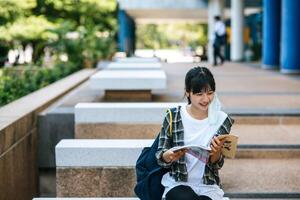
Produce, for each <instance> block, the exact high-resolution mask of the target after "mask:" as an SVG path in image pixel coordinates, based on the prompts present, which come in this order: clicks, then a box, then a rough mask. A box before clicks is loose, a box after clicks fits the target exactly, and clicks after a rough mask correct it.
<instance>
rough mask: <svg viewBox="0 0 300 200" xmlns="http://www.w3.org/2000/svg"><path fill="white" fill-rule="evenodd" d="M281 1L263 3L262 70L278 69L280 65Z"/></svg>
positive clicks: (266, 0)
mask: <svg viewBox="0 0 300 200" xmlns="http://www.w3.org/2000/svg"><path fill="white" fill-rule="evenodd" d="M280 13H281V0H264V1H263V48H262V68H264V69H276V68H279V63H280V25H281V23H280Z"/></svg>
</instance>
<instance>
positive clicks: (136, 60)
mask: <svg viewBox="0 0 300 200" xmlns="http://www.w3.org/2000/svg"><path fill="white" fill-rule="evenodd" d="M114 61H116V62H121V63H127V62H128V63H155V62H160V59H159V58H141V57H129V58H115V59H114Z"/></svg>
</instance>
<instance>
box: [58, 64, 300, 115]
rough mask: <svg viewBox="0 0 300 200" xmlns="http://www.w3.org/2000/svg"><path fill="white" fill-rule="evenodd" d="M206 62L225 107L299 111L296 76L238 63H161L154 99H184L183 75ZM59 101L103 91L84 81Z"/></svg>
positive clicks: (93, 97)
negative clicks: (162, 76) (163, 85)
mask: <svg viewBox="0 0 300 200" xmlns="http://www.w3.org/2000/svg"><path fill="white" fill-rule="evenodd" d="M197 65H199V66H207V67H208V68H209V69H211V71H212V72H213V74H214V76H215V79H216V88H217V92H218V94H219V97H220V99H221V101H222V103H223V105H224V108H225V109H228V110H232V111H235V112H238V111H248V112H254V113H263V112H266V111H267V112H269V113H272V112H275V113H276V112H281V113H284V114H300V80H299V79H297V78H294V77H291V76H288V75H283V74H280V73H279V72H277V71H267V70H263V69H259V68H255V67H250V66H247V65H245V64H240V63H225V64H224V65H223V66H219V67H210V66H209V65H208V64H207V63H176V64H167V63H165V64H163V69H164V70H165V71H166V74H167V78H168V82H167V89H166V90H157V91H153V94H154V99H153V101H155V102H161V101H162V102H168V101H171V102H178V101H184V99H183V94H184V76H185V74H186V72H187V71H188V70H189V69H190V68H191V67H194V66H197ZM73 94H75V95H72V96H71V98H67V100H66V101H64V103H63V104H62V105H61V106H63V107H70V106H71V107H72V106H74V105H75V104H76V103H78V102H97V101H103V95H104V93H103V91H97V90H91V89H89V87H88V82H87V83H86V84H84V85H82V86H81V87H80V88H78V89H77V90H76V91H74V92H73Z"/></svg>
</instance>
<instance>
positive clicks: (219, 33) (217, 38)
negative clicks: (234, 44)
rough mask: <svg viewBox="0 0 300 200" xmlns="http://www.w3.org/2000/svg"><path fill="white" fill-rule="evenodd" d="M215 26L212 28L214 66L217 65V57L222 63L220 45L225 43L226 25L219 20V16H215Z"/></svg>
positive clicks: (222, 57)
mask: <svg viewBox="0 0 300 200" xmlns="http://www.w3.org/2000/svg"><path fill="white" fill-rule="evenodd" d="M214 19H215V28H214V42H213V49H214V66H216V65H218V57H219V58H220V60H221V64H223V63H224V60H225V58H224V56H223V55H222V54H221V49H222V46H223V45H225V44H226V26H225V24H224V22H223V21H222V20H221V18H220V16H215V17H214Z"/></svg>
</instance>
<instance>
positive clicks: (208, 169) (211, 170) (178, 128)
mask: <svg viewBox="0 0 300 200" xmlns="http://www.w3.org/2000/svg"><path fill="white" fill-rule="evenodd" d="M172 120H173V121H172V135H170V133H169V130H170V123H169V122H170V115H169V113H167V115H166V117H165V119H164V121H163V124H162V128H161V131H160V134H159V143H158V149H157V152H156V158H157V162H158V164H159V165H160V166H162V167H164V168H170V172H169V173H170V175H171V176H172V177H173V178H174V179H175V181H183V182H187V179H188V173H187V167H186V161H185V156H183V157H181V158H180V159H179V160H178V161H176V162H173V163H166V162H164V161H163V159H162V154H163V153H164V152H165V151H167V150H168V149H170V148H172V147H174V146H183V145H184V129H183V124H182V120H181V115H180V106H178V107H177V108H176V109H175V111H174V112H173V113H172ZM233 122H234V120H233V119H231V118H230V117H229V116H228V117H227V118H226V119H225V121H224V122H223V124H222V125H221V126H220V128H219V129H218V131H217V133H216V134H217V135H222V134H229V132H230V129H231V126H232V124H233ZM223 164H224V156H223V155H222V154H221V156H220V159H219V160H218V161H217V162H215V163H210V162H208V163H207V164H206V166H205V171H204V176H203V182H204V184H206V185H213V184H217V185H219V186H220V185H221V183H220V177H219V172H218V170H219V169H221V168H222V166H223Z"/></svg>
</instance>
